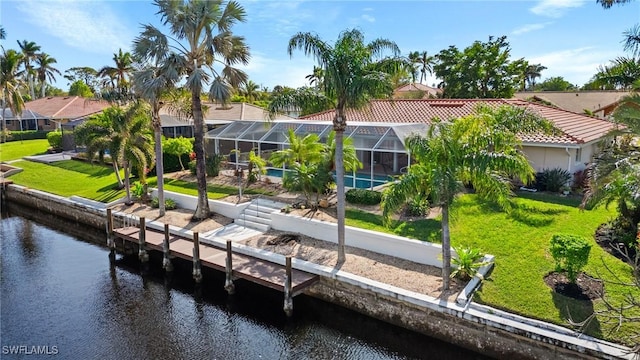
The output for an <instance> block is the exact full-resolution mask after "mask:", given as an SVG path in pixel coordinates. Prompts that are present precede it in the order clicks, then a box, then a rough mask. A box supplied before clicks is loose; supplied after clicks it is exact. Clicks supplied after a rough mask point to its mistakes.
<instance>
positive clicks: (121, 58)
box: [97, 49, 134, 94]
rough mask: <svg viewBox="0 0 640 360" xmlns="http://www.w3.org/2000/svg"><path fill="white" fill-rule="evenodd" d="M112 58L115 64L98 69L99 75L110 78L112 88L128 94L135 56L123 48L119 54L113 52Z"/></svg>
mask: <svg viewBox="0 0 640 360" xmlns="http://www.w3.org/2000/svg"><path fill="white" fill-rule="evenodd" d="M112 59H113V62H114V63H115V66H109V65H107V66H104V67H102V69H100V70H98V74H97V75H98V76H100V77H106V78H108V79H109V80H110V86H109V87H110V88H111V90H115V91H117V92H119V93H121V94H126V93H127V92H128V91H129V77H130V76H131V74H132V73H133V71H134V67H133V57H132V56H131V54H130V53H129V52H128V51H127V52H122V49H119V50H118V53H117V54H116V53H114V54H113V58H112Z"/></svg>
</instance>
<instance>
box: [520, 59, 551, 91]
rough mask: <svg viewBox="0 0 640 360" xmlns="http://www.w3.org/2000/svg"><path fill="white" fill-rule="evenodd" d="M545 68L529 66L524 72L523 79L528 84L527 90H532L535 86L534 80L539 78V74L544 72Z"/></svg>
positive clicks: (536, 65) (534, 65)
mask: <svg viewBox="0 0 640 360" xmlns="http://www.w3.org/2000/svg"><path fill="white" fill-rule="evenodd" d="M546 69H547V67H546V66H542V65H540V64H529V65H528V66H527V68H526V69H525V71H524V79H525V81H526V82H527V83H529V90H533V88H534V87H535V86H536V79H537V78H539V77H541V76H542V75H541V74H540V73H541V72H542V71H543V70H546Z"/></svg>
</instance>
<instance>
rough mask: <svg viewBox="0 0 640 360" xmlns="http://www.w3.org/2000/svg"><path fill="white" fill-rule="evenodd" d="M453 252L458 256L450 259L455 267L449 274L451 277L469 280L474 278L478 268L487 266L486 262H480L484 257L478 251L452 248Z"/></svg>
mask: <svg viewBox="0 0 640 360" xmlns="http://www.w3.org/2000/svg"><path fill="white" fill-rule="evenodd" d="M454 250H455V251H456V254H458V256H457V257H454V258H452V259H451V262H452V263H453V265H454V266H455V267H456V269H455V270H454V271H452V272H451V277H457V278H459V279H461V280H469V279H471V278H472V277H473V276H476V274H477V273H478V269H480V267H482V266H484V265H488V264H489V263H488V262H485V261H480V260H481V259H482V258H483V257H484V255H483V254H482V253H481V252H480V250H479V249H476V248H469V247H466V248H462V247H454ZM478 276H479V275H478Z"/></svg>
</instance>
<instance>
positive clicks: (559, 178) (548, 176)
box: [536, 168, 571, 192]
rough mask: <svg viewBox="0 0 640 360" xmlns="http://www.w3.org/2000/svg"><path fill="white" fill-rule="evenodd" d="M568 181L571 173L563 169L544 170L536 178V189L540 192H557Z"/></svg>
mask: <svg viewBox="0 0 640 360" xmlns="http://www.w3.org/2000/svg"><path fill="white" fill-rule="evenodd" d="M570 180H571V173H569V172H568V171H567V170H565V169H562V168H554V169H544V170H542V173H541V174H540V176H538V177H536V187H537V189H539V190H541V191H551V192H559V191H560V189H561V188H562V187H563V186H566V185H568V184H569V181H570Z"/></svg>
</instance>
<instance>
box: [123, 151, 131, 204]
mask: <svg viewBox="0 0 640 360" xmlns="http://www.w3.org/2000/svg"><path fill="white" fill-rule="evenodd" d="M122 166H123V167H124V190H125V192H126V193H127V200H126V202H125V203H126V204H127V205H131V203H133V201H131V186H130V184H129V176H130V174H131V166H130V165H129V162H128V161H127V160H125V161H124V163H123V164H122Z"/></svg>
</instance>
